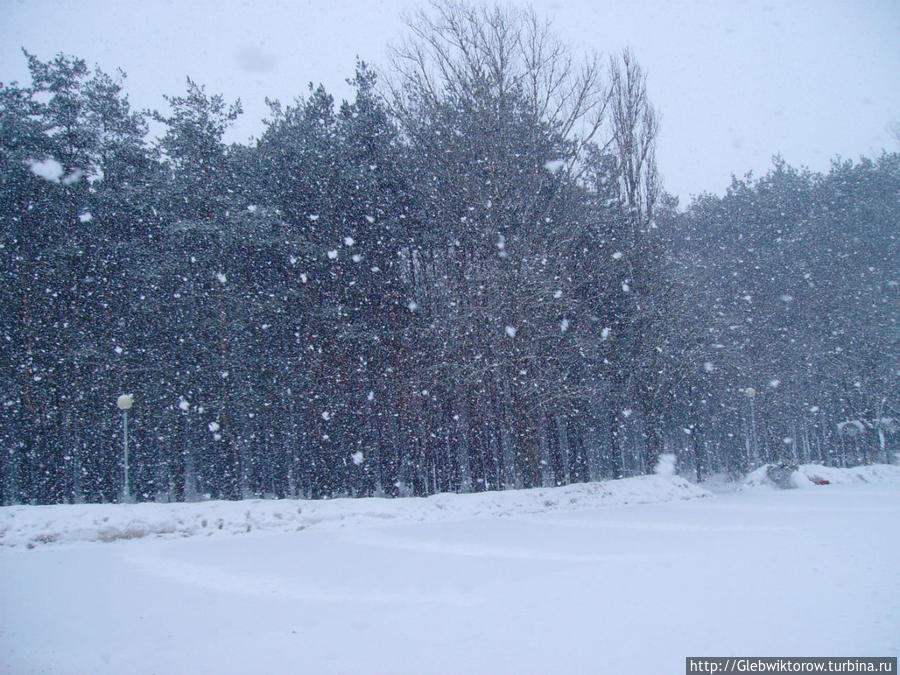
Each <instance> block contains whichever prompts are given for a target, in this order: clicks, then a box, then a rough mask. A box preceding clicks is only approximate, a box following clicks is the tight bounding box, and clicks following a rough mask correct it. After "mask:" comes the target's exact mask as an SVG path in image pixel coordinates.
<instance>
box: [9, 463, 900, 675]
mask: <svg viewBox="0 0 900 675" xmlns="http://www.w3.org/2000/svg"><path fill="white" fill-rule="evenodd" d="M823 469H824V467H816V468H815V469H814V471H815V472H816V473H815V475H816V476H818V477H819V478H822V477H826V476H827V477H828V479H830V480H831V483H830V484H829V485H822V486H808V489H798V490H774V489H755V490H746V489H745V490H737V491H732V492H729V493H727V494H715V495H713V494H711V493H708V492H706V491H705V490H702V489H700V488H697V487H696V486H694V485H691V484H690V483H688V482H686V481H684V480H683V479H681V478H679V477H677V476H662V475H654V476H647V477H642V478H633V479H625V480H622V481H613V482H607V483H594V484H587V485H572V486H568V487H563V488H553V489H534V490H515V491H506V492H499V493H479V494H470V495H436V496H434V497H430V498H426V499H396V500H389V499H336V500H331V501H316V502H308V501H287V500H283V501H244V502H236V503H223V502H204V503H194V504H170V505H166V504H134V505H98V506H82V505H76V506H48V507H34V506H24V507H6V508H3V509H0V523H2V524H0V532H2V535H0V536H2V542H3V544H5V545H4V546H0V672H3V673H6V672H9V673H31V672H40V673H88V672H89V673H100V674H103V673H126V672H127V673H139V674H140V673H223V674H229V673H362V674H366V673H398V674H403V673H629V674H631V675H642V674H644V673H647V674H649V673H654V674H655V673H676V672H683V669H684V657H685V656H688V655H691V656H698V655H700V656H702V655H770V656H827V655H831V656H833V655H835V654H840V655H855V656H886V655H895V654H897V653H898V652H900V631H897V626H898V625H900V576H898V574H897V569H898V563H900V543H898V538H897V520H898V517H900V467H896V466H873V467H864V468H861V469H824V471H826V472H827V473H822V471H823ZM810 471H811V470H810V469H807V468H806V467H804V468H803V469H801V470H800V471H798V474H799V475H802V476H809V475H811V474H810ZM694 497H701V498H694ZM248 530H249V532H248ZM298 530H302V531H298ZM237 534H240V535H241V536H233V535H237ZM103 542H108V543H103ZM29 545H30V546H31V547H32V548H29Z"/></svg>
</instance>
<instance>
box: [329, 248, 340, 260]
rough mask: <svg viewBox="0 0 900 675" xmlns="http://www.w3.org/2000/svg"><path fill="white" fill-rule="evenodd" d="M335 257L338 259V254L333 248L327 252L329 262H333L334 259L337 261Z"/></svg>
mask: <svg viewBox="0 0 900 675" xmlns="http://www.w3.org/2000/svg"><path fill="white" fill-rule="evenodd" d="M337 257H338V252H337V249H336V248H333V249H331V250H330V251H328V259H329V260H335V259H337Z"/></svg>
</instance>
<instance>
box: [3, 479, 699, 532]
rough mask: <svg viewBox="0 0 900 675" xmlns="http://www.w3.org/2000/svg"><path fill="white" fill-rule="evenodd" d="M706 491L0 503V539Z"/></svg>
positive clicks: (458, 516)
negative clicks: (98, 502) (48, 504)
mask: <svg viewBox="0 0 900 675" xmlns="http://www.w3.org/2000/svg"><path fill="white" fill-rule="evenodd" d="M709 495H710V493H709V492H707V491H706V490H704V489H703V488H700V487H697V486H696V485H693V484H691V483H689V482H688V481H686V480H684V479H683V478H679V477H678V476H663V475H654V476H640V477H636V478H624V479H621V480H615V481H605V482H600V483H579V484H575V485H567V486H564V487H557V488H531V489H528V490H506V491H502V492H478V493H472V494H450V493H445V494H438V495H433V496H431V497H424V498H422V497H409V498H400V499H387V498H378V497H366V498H346V499H331V500H288V499H282V500H262V499H256V500H245V501H238V502H226V501H209V502H193V503H173V504H155V503H144V504H77V505H73V504H61V505H53V506H7V507H3V508H0V546H25V547H27V548H34V547H35V546H38V545H42V544H44V545H46V544H70V543H77V542H112V541H116V540H124V539H137V538H142V537H195V536H220V535H234V534H243V533H248V532H294V531H300V530H304V529H306V528H308V527H346V526H347V525H360V524H365V523H371V522H379V523H381V522H385V521H392V522H398V523H403V522H422V521H440V520H464V519H469V518H495V517H503V516H512V515H517V514H523V513H540V512H545V511H554V510H566V511H569V510H579V509H590V508H595V507H600V506H621V505H626V504H647V503H659V502H669V501H675V500H683V499H696V498H700V497H706V496H709Z"/></svg>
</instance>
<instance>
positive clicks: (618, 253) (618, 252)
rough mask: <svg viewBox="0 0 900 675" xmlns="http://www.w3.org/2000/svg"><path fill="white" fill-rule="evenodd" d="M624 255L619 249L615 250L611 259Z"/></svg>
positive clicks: (619, 258) (617, 258) (618, 258)
mask: <svg viewBox="0 0 900 675" xmlns="http://www.w3.org/2000/svg"><path fill="white" fill-rule="evenodd" d="M624 255H625V254H624V253H622V252H621V251H616V252H615V253H613V254H612V259H613V260H621V259H622V256H624Z"/></svg>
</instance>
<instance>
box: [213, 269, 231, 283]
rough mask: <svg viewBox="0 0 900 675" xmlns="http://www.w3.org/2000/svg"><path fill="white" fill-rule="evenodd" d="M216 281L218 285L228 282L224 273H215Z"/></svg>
mask: <svg viewBox="0 0 900 675" xmlns="http://www.w3.org/2000/svg"><path fill="white" fill-rule="evenodd" d="M216 279H218V280H219V283H220V284H224V283H226V282H227V281H228V277H226V276H225V273H224V272H216Z"/></svg>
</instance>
